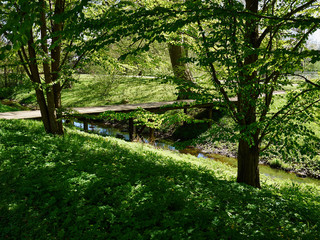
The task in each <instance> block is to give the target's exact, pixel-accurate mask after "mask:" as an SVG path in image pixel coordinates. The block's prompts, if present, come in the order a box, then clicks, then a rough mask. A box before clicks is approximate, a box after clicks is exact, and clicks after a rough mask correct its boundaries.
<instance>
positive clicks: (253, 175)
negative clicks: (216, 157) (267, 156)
mask: <svg viewBox="0 0 320 240" xmlns="http://www.w3.org/2000/svg"><path fill="white" fill-rule="evenodd" d="M258 164H259V147H258V146H250V145H249V144H248V142H247V141H245V140H242V139H240V141H239V145H238V176H237V182H238V183H246V184H248V185H251V186H253V187H257V188H260V177H259V166H258Z"/></svg>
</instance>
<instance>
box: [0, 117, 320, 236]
mask: <svg viewBox="0 0 320 240" xmlns="http://www.w3.org/2000/svg"><path fill="white" fill-rule="evenodd" d="M0 126H1V128H0V139H1V142H0V153H1V154H0V163H1V167H0V182H1V185H0V191H1V197H0V238H1V239H244V238H254V239H292V238H301V239H317V237H318V236H319V221H320V220H319V219H318V216H319V213H320V210H319V197H318V196H315V195H314V194H313V192H312V189H311V188H310V189H306V190H304V191H302V190H301V189H300V188H299V187H298V186H287V187H282V188H281V189H280V190H277V189H276V187H268V188H266V189H264V190H256V189H253V188H251V187H248V186H244V185H240V184H236V183H234V182H230V181H225V180H223V178H222V177H221V175H219V174H216V173H215V172H214V171H209V170H206V169H204V168H201V167H196V166H194V165H191V164H189V163H184V162H181V161H175V159H174V158H173V157H172V156H166V155H163V154H161V153H159V152H156V151H149V150H146V149H144V148H143V147H141V146H140V147H132V146H131V145H128V144H127V145H126V143H121V142H119V140H112V139H109V140H108V139H104V138H101V137H92V136H88V135H84V134H80V133H75V132H71V133H68V134H66V135H65V136H64V137H54V136H50V135H46V134H45V133H44V132H43V130H42V128H41V127H40V126H41V125H40V124H38V123H33V122H31V123H29V122H25V121H9V122H5V121H0ZM135 146H138V145H135Z"/></svg>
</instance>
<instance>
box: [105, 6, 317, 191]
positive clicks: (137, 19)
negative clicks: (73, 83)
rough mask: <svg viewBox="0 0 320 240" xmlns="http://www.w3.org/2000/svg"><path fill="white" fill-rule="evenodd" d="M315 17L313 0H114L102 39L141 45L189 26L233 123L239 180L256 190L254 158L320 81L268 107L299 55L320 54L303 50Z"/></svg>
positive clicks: (195, 47) (199, 57)
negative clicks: (162, 0) (136, 1)
mask: <svg viewBox="0 0 320 240" xmlns="http://www.w3.org/2000/svg"><path fill="white" fill-rule="evenodd" d="M318 14H319V3H318V2H317V0H299V1H283V0H281V1H280V0H273V1H259V0H243V1H240V0H239V1H236V0H221V1H212V0H185V1H183V2H180V1H178V2H175V3H174V4H171V5H170V7H167V6H165V5H163V4H153V5H151V6H150V5H149V6H144V5H138V6H137V5H136V6H132V5H131V7H129V8H128V7H127V6H124V7H123V8H121V6H120V5H117V6H116V8H111V9H110V11H109V12H108V14H107V15H104V16H101V18H100V23H101V21H102V22H103V21H108V22H109V23H112V26H114V28H113V30H111V31H110V32H109V34H108V35H104V37H105V38H106V39H108V38H111V37H115V36H118V37H120V36H128V35H129V34H134V36H135V38H134V39H133V40H134V41H136V42H139V41H142V40H143V41H144V43H146V44H145V45H143V46H141V47H140V49H148V44H149V43H152V42H154V41H160V42H163V41H166V39H167V36H168V34H171V33H178V32H180V31H181V29H182V28H183V29H188V32H187V34H188V36H190V37H191V38H193V41H192V42H191V43H190V46H189V47H190V48H191V49H192V50H193V51H194V52H195V53H196V54H197V55H196V57H194V58H193V59H192V61H193V62H195V63H196V64H198V65H200V66H202V67H203V68H205V69H206V70H207V71H208V72H209V73H210V76H211V82H212V85H213V86H214V87H215V90H216V93H215V94H213V95H212V98H220V99H221V101H222V102H223V104H224V106H225V107H226V108H227V109H228V113H229V114H230V116H231V117H232V119H233V120H234V122H235V123H236V125H235V126H236V128H235V129H234V132H235V134H236V136H234V137H235V138H236V139H237V141H238V156H237V158H238V176H237V182H240V183H246V184H249V185H252V186H254V187H260V178H259V168H258V163H259V155H260V153H261V152H262V151H264V150H265V149H266V148H268V146H269V145H270V144H271V143H272V140H273V139H275V138H276V136H277V134H280V133H282V132H283V131H284V129H288V128H281V127H278V125H279V123H285V122H287V121H289V119H292V118H294V117H295V116H297V115H298V113H300V112H303V111H305V110H306V109H307V108H309V107H310V106H312V104H313V103H314V102H317V101H319V99H313V98H309V97H308V96H309V94H311V93H312V92H314V91H318V90H319V89H320V88H319V85H318V84H317V83H315V82H311V81H310V80H308V79H305V80H306V82H307V83H308V85H307V86H305V87H303V88H300V89H297V90H296V91H295V92H293V93H292V94H289V95H288V100H287V102H286V103H285V104H284V105H283V106H281V107H280V109H276V110H275V109H272V103H273V98H274V95H275V92H276V91H277V90H280V89H281V88H282V87H283V86H285V85H287V84H288V83H289V80H288V78H287V76H288V75H289V74H293V73H294V71H296V70H298V69H300V68H301V62H302V61H303V59H305V58H307V57H308V58H309V59H311V61H312V62H314V61H316V60H317V59H319V52H318V51H313V50H308V49H306V48H304V46H305V43H306V40H307V38H308V36H309V35H310V34H312V33H313V32H314V31H316V30H317V29H318V28H319V18H318ZM115 16H116V18H115ZM119 19H121V21H120V20H119ZM105 41H106V40H105ZM102 44H103V43H102ZM233 97H237V102H233V101H232V98H233ZM303 99H309V100H310V101H308V103H307V102H306V101H303ZM302 129H303V128H302ZM294 130H298V128H294ZM266 140H270V142H266Z"/></svg>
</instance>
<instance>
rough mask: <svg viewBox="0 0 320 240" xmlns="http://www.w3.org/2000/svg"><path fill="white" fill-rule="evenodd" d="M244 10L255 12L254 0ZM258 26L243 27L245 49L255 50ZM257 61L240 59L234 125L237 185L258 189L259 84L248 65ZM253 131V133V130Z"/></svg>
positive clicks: (253, 22) (252, 56)
mask: <svg viewBox="0 0 320 240" xmlns="http://www.w3.org/2000/svg"><path fill="white" fill-rule="evenodd" d="M246 9H247V10H248V11H250V12H253V13H257V12H258V0H246ZM258 37H259V34H258V23H257V20H256V19H254V18H248V19H247V20H246V25H245V34H244V39H245V45H247V46H248V51H251V50H250V49H255V48H258V47H259V44H258ZM257 60H258V55H257V53H255V52H254V51H253V52H248V54H247V55H246V56H245V58H244V66H246V68H245V69H244V70H243V72H241V73H240V74H241V75H242V76H243V78H242V80H240V86H239V91H238V112H239V113H241V114H240V116H239V117H238V122H239V124H240V126H241V129H242V130H241V131H240V139H239V142H238V176H237V182H239V183H246V184H248V185H251V186H253V187H257V188H260V177H259V167H258V164H259V145H260V144H259V133H260V130H259V128H258V127H257V124H256V123H257V119H256V117H257V116H256V115H257V113H256V111H257V107H256V105H257V101H258V98H259V84H257V83H258V79H257V74H258V73H257V71H252V72H251V71H249V70H251V68H252V65H253V64H254V63H255V62H256V61H257ZM254 128H256V129H254Z"/></svg>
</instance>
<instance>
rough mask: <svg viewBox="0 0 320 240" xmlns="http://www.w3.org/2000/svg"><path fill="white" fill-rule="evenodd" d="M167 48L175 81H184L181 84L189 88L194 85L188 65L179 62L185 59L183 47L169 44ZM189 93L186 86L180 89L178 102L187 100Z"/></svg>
mask: <svg viewBox="0 0 320 240" xmlns="http://www.w3.org/2000/svg"><path fill="white" fill-rule="evenodd" d="M168 48H169V55H170V60H171V65H172V70H173V73H174V76H175V77H176V78H177V79H179V80H182V81H184V83H183V84H186V85H189V86H190V85H193V84H194V83H193V77H192V74H191V71H190V70H189V68H188V65H187V64H186V63H184V62H182V61H181V59H182V58H185V57H186V56H187V54H186V50H185V49H184V47H183V46H180V45H175V44H171V43H169V44H168ZM189 91H190V87H188V86H187V87H186V88H181V89H180V91H179V93H178V100H181V99H188V98H189V96H188V92H189Z"/></svg>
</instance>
